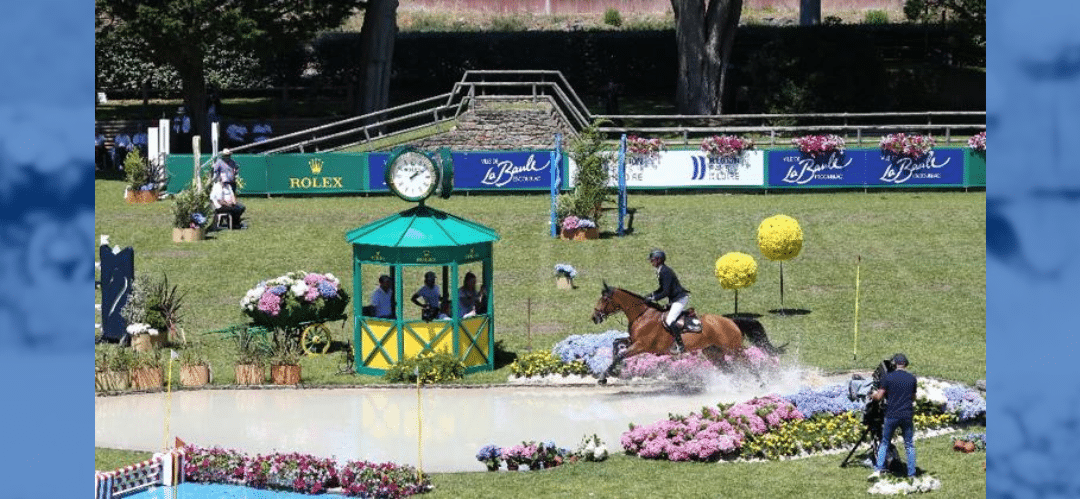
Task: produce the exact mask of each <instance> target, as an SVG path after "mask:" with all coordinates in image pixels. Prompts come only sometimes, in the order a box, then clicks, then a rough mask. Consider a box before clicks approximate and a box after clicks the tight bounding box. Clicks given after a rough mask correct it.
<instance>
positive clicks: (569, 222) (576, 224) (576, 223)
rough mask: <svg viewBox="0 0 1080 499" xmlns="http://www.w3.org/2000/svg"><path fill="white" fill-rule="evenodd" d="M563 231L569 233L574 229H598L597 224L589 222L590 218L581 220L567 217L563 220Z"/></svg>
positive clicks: (572, 216)
mask: <svg viewBox="0 0 1080 499" xmlns="http://www.w3.org/2000/svg"><path fill="white" fill-rule="evenodd" d="M560 226H561V227H562V230H563V231H569V230H574V229H588V228H592V227H596V222H593V221H592V220H589V219H588V218H579V217H576V216H574V215H570V216H567V217H565V218H563V219H562V223H561V224H560Z"/></svg>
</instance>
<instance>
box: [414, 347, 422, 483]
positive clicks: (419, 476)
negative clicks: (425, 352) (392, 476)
mask: <svg viewBox="0 0 1080 499" xmlns="http://www.w3.org/2000/svg"><path fill="white" fill-rule="evenodd" d="M413 372H414V373H416V481H417V482H418V483H419V482H422V481H423V476H424V453H423V448H422V444H423V441H424V423H423V417H422V413H421V412H420V411H421V409H422V405H421V403H420V400H421V399H420V368H419V367H418V368H416V370H415V371H413Z"/></svg>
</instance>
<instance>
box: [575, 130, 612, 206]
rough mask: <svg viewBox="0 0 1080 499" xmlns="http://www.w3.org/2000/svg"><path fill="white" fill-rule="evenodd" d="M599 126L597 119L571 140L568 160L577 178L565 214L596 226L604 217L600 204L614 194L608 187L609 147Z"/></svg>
mask: <svg viewBox="0 0 1080 499" xmlns="http://www.w3.org/2000/svg"><path fill="white" fill-rule="evenodd" d="M601 124H603V121H602V120H596V121H594V122H592V123H591V124H589V125H588V126H586V127H585V128H583V129H582V130H581V132H580V133H578V135H576V136H574V137H573V138H571V139H570V144H569V147H568V149H569V154H570V158H571V159H573V160H574V162H575V163H576V164H577V177H576V178H575V179H574V191H573V193H572V194H571V196H570V198H569V201H570V203H569V204H570V207H569V209H568V212H569V214H570V215H575V216H577V217H580V218H588V219H589V220H592V221H593V222H596V223H597V224H599V223H600V217H601V215H602V214H603V212H602V211H601V204H602V203H603V202H604V201H605V200H607V199H608V198H609V197H610V196H611V195H612V194H613V193H614V189H613V188H612V187H608V179H609V175H610V172H609V170H608V167H607V161H608V160H609V159H610V153H611V151H610V146H608V145H607V144H606V143H605V142H604V136H603V134H601V133H600V132H599V130H598V129H597V128H598V127H599V126H600V125H601Z"/></svg>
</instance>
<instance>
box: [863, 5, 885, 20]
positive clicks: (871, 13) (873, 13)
mask: <svg viewBox="0 0 1080 499" xmlns="http://www.w3.org/2000/svg"><path fill="white" fill-rule="evenodd" d="M863 24H889V14H888V13H887V12H885V11H884V10H881V9H870V10H868V11H866V14H864V15H863Z"/></svg>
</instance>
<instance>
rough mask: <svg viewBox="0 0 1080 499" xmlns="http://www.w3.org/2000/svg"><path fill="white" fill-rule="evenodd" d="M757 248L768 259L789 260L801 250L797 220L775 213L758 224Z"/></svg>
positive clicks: (801, 240)
mask: <svg viewBox="0 0 1080 499" xmlns="http://www.w3.org/2000/svg"><path fill="white" fill-rule="evenodd" d="M757 241H758V248H759V249H761V254H763V255H765V258H768V259H769V260H778V261H783V260H789V259H792V258H795V257H796V256H799V252H800V251H802V243H803V234H802V228H800V227H799V222H798V221H796V220H795V219H794V218H791V217H789V216H787V215H775V216H771V217H769V218H766V219H765V220H762V221H761V225H759V226H758V237H757Z"/></svg>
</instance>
